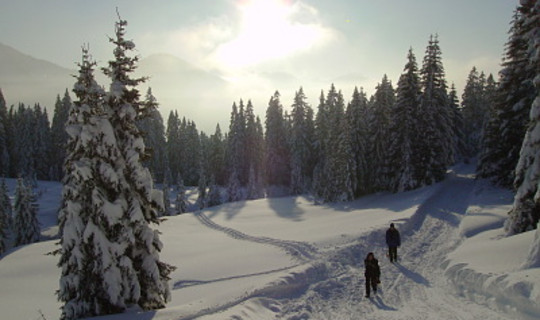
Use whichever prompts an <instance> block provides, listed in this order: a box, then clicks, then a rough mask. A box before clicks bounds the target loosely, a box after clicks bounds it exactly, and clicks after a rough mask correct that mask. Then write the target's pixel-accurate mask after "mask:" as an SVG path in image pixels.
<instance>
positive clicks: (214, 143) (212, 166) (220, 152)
mask: <svg viewBox="0 0 540 320" xmlns="http://www.w3.org/2000/svg"><path fill="white" fill-rule="evenodd" d="M209 144H210V146H209V150H208V153H209V154H208V168H209V172H208V174H209V175H210V177H212V176H213V177H214V179H215V180H214V182H215V183H216V184H217V185H222V186H224V185H225V184H226V182H227V178H226V170H225V141H224V138H223V134H222V133H221V128H220V126H219V124H217V125H216V131H215V132H214V134H213V135H211V136H210V142H209Z"/></svg>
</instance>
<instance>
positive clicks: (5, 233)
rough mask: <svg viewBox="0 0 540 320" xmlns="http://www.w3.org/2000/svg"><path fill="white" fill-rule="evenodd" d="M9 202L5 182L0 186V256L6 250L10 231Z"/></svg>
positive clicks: (3, 180) (10, 210)
mask: <svg viewBox="0 0 540 320" xmlns="http://www.w3.org/2000/svg"><path fill="white" fill-rule="evenodd" d="M11 212H12V208H11V202H10V200H9V195H8V188H7V185H6V180H5V179H4V178H2V184H0V255H2V254H3V253H4V252H5V251H6V249H7V248H8V238H9V235H10V230H11Z"/></svg>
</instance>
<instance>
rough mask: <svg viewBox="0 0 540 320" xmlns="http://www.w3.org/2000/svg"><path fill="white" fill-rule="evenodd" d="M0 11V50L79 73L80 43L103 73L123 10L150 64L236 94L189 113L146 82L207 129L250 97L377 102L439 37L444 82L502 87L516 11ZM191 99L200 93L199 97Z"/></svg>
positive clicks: (91, 7) (303, 4)
mask: <svg viewBox="0 0 540 320" xmlns="http://www.w3.org/2000/svg"><path fill="white" fill-rule="evenodd" d="M0 3H1V8H2V9H1V10H0V30H2V32H0V43H3V44H6V45H9V46H11V47H13V48H15V49H17V50H19V51H21V52H23V53H25V54H28V55H31V56H33V57H36V58H39V59H44V60H47V61H50V62H53V63H55V64H58V65H60V66H63V67H67V68H70V69H75V68H76V66H75V63H76V62H78V61H79V60H80V56H81V53H80V52H81V50H80V48H81V45H82V44H83V43H89V44H90V51H91V54H92V55H93V57H94V59H95V60H97V62H98V63H99V65H100V66H105V64H106V62H107V61H108V60H109V59H111V57H112V45H111V44H110V43H109V42H108V39H107V37H108V36H112V35H113V34H114V22H115V21H116V20H117V16H116V8H118V10H119V12H120V14H121V16H122V18H123V19H126V20H127V21H128V23H129V25H128V28H127V37H128V38H130V39H133V40H134V42H135V44H136V46H137V53H138V54H139V56H140V57H141V58H142V59H144V58H145V57H149V56H151V55H154V54H158V53H159V54H167V55H171V56H174V57H177V58H180V59H183V60H184V61H186V62H187V63H189V64H190V65H192V66H194V68H197V69H201V70H204V71H205V72H207V73H208V74H209V75H211V76H215V77H218V78H220V79H223V80H225V81H226V82H227V86H228V88H229V89H228V90H227V93H226V94H225V93H224V94H223V96H219V98H220V99H221V100H220V101H218V97H213V98H211V99H210V98H208V99H206V100H204V98H201V99H202V101H204V102H203V103H204V104H205V106H199V105H197V103H195V102H193V103H190V105H187V104H186V102H185V100H175V99H174V95H175V94H174V93H173V92H171V90H173V89H170V88H167V89H166V88H164V87H160V88H157V87H156V88H155V87H154V85H153V83H152V81H153V79H154V78H156V81H157V79H159V77H160V75H159V74H151V75H150V76H151V80H150V82H149V83H148V85H149V86H151V87H152V88H153V90H154V94H155V95H156V98H157V99H158V101H159V102H160V104H161V108H162V111H163V114H164V116H165V117H166V116H167V115H168V111H169V110H171V109H177V110H178V112H179V114H180V115H181V116H183V115H185V116H186V117H188V118H191V119H193V120H195V122H196V123H197V124H198V125H199V127H200V128H201V129H203V130H205V131H211V130H213V127H214V126H215V123H216V122H218V121H219V122H222V123H223V124H227V121H228V114H229V113H230V107H231V105H232V102H233V101H238V100H240V99H244V101H246V100H248V99H251V100H252V101H253V103H254V106H255V110H256V113H257V114H258V115H260V116H261V117H263V116H264V110H265V109H266V107H267V103H268V99H269V97H270V96H271V95H272V94H273V93H274V91H275V90H279V91H280V93H281V94H282V103H283V105H284V106H285V107H286V108H287V107H289V106H290V104H291V103H292V97H293V95H294V92H295V91H297V90H298V88H299V87H300V86H302V87H303V88H304V91H305V92H306V95H307V97H308V102H309V103H310V104H311V105H312V106H313V107H316V106H317V103H318V99H319V95H320V92H321V90H324V91H325V92H326V91H327V90H328V88H329V87H330V85H331V84H332V83H334V84H335V85H336V87H337V88H338V89H340V90H342V91H343V94H344V97H345V99H346V100H349V99H350V96H351V94H352V91H353V89H354V87H355V86H358V87H363V88H364V90H365V91H366V92H367V93H368V95H371V94H372V93H373V92H374V90H375V86H376V85H377V83H378V82H380V80H381V79H382V76H383V75H384V74H387V75H388V77H389V78H390V79H391V80H392V83H393V84H396V83H397V80H398V77H399V75H400V74H401V72H402V70H403V67H404V65H405V62H406V55H407V52H408V50H409V48H411V47H412V49H413V52H414V53H415V55H416V58H417V61H418V63H419V65H421V63H422V58H423V55H424V51H425V48H426V45H427V42H428V39H429V36H430V35H431V34H438V36H439V41H440V47H441V50H442V55H443V64H444V67H445V70H446V74H447V80H448V82H449V84H451V83H455V84H456V86H457V88H458V94H459V95H461V90H462V88H463V86H464V83H465V80H466V77H467V74H468V73H469V71H470V70H471V68H472V67H473V66H476V67H477V68H478V69H479V70H481V71H485V72H486V73H488V74H489V73H493V74H494V76H495V77H496V78H497V72H498V71H499V69H500V63H501V57H502V54H503V50H504V43H505V42H506V41H507V39H508V34H507V31H508V29H509V27H510V24H509V23H510V20H511V17H512V14H513V10H514V9H515V7H516V6H517V1H512V0H473V1H471V0H454V1H447V0H414V1H413V0H411V1H402V0H378V1H368V0H340V1H327V0H303V1H296V0H199V1H173V0H165V1H142V0H129V1H128V0H124V1H91V2H90V1H82V0H73V1H67V0H48V1H39V0H32V1H31V0H21V1H7V0H0ZM171 87H172V85H171ZM70 89H71V88H70ZM205 91H212V88H206V89H204V90H203V89H201V92H199V93H197V94H199V95H201V96H204V95H205ZM61 92H63V90H59V93H61ZM53 96H54V95H53ZM195 97H196V94H195V93H194V94H193V96H192V98H191V99H192V100H193V99H195ZM11 99H12V100H17V98H16V97H11ZM192 109H197V110H198V111H194V110H192ZM214 111H216V112H214ZM204 114H206V116H205V115H204ZM204 117H206V119H204V120H203V118H204ZM203 122H208V124H205V123H203Z"/></svg>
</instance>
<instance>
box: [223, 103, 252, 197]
mask: <svg viewBox="0 0 540 320" xmlns="http://www.w3.org/2000/svg"><path fill="white" fill-rule="evenodd" d="M245 133H246V121H245V115H244V102H243V101H242V100H240V102H239V104H238V106H237V104H236V102H234V103H233V105H232V111H231V118H230V123H229V135H228V140H227V175H228V182H227V183H228V184H229V185H230V183H231V179H232V173H233V171H235V172H236V175H237V179H238V183H239V186H241V185H243V184H244V183H247V178H248V177H247V172H246V173H245V179H246V180H245V181H243V180H242V178H243V176H244V169H245V167H246V158H245V152H246V135H245ZM235 201H236V200H235Z"/></svg>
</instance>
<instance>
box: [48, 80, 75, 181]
mask: <svg viewBox="0 0 540 320" xmlns="http://www.w3.org/2000/svg"><path fill="white" fill-rule="evenodd" d="M71 103H72V102H71V97H70V96H69V92H68V90H67V89H66V92H65V93H64V97H63V98H62V99H60V95H58V96H57V98H56V103H55V105H54V114H53V119H52V124H51V147H50V150H49V158H50V161H51V166H50V167H51V170H50V179H51V180H55V181H61V180H62V176H63V172H62V166H63V165H64V158H65V157H66V144H67V140H68V135H67V132H66V122H67V119H68V116H69V109H70V108H71Z"/></svg>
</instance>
